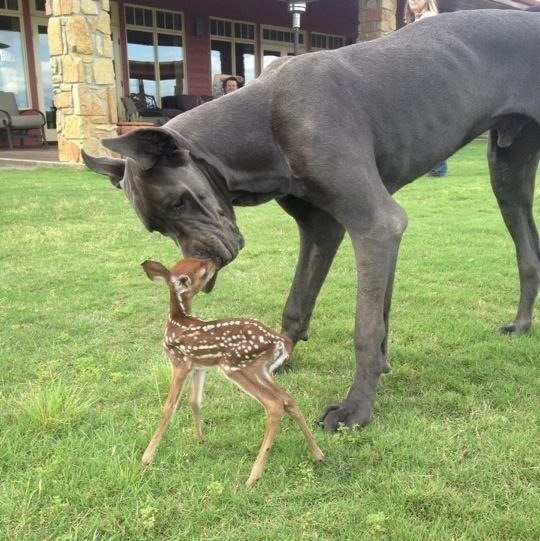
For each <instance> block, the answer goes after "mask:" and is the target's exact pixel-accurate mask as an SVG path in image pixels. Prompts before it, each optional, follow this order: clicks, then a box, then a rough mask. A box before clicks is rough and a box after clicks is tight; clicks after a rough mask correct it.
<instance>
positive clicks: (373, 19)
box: [357, 0, 397, 41]
mask: <svg viewBox="0 0 540 541" xmlns="http://www.w3.org/2000/svg"><path fill="white" fill-rule="evenodd" d="M396 9H397V0H358V39H357V41H369V40H371V39H375V38H380V37H382V36H384V35H385V34H388V33H389V32H392V31H394V30H395V29H396Z"/></svg>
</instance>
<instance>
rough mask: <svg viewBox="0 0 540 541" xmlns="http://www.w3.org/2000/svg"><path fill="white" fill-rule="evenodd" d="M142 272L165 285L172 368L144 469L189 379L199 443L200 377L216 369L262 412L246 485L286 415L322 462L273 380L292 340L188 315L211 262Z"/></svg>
mask: <svg viewBox="0 0 540 541" xmlns="http://www.w3.org/2000/svg"><path fill="white" fill-rule="evenodd" d="M142 267H143V268H144V271H145V272H146V274H147V275H148V277H149V278H150V279H151V280H153V281H165V282H166V283H167V285H168V287H169V291H170V306H169V315H168V318H167V324H166V328H165V337H164V340H163V347H164V349H165V353H166V354H167V356H168V357H169V359H170V361H171V364H172V381H171V386H170V389H169V394H168V397H167V401H166V403H165V406H164V408H163V413H162V418H161V421H160V423H159V425H158V427H157V429H156V431H155V433H154V435H153V436H152V439H151V440H150V443H149V444H148V447H147V448H146V451H145V452H144V455H143V457H142V463H143V465H145V466H146V465H148V464H150V463H151V462H152V459H153V458H154V455H155V452H156V449H157V446H158V445H159V441H160V439H161V437H162V436H163V433H164V432H165V429H166V428H167V425H168V424H169V421H170V419H171V416H172V414H173V413H174V411H175V410H176V406H177V404H178V401H179V398H180V394H181V392H182V388H183V385H184V381H185V379H186V377H187V376H188V374H191V375H192V384H191V392H190V395H189V404H190V406H191V409H192V410H193V417H194V421H195V437H196V439H197V440H201V439H202V433H201V417H200V408H201V402H202V394H203V385H204V379H205V371H206V370H208V369H209V368H214V367H215V368H217V369H218V370H220V371H221V373H222V374H224V375H225V377H227V378H228V379H230V380H232V381H233V382H234V383H235V384H236V385H238V387H240V388H241V389H242V390H243V391H244V392H245V393H246V394H248V395H249V396H251V397H252V398H254V399H255V400H257V401H259V402H260V403H261V404H262V405H263V407H264V408H265V410H266V415H267V421H266V428H265V433H264V438H263V441H262V445H261V447H260V450H259V453H258V455H257V459H256V460H255V463H254V464H253V468H252V470H251V474H250V476H249V478H248V479H247V482H246V484H247V485H250V484H252V483H253V482H255V481H256V480H257V479H259V478H260V477H261V475H262V472H263V470H264V467H265V463H266V459H267V457H268V453H269V451H270V449H271V447H272V444H273V442H274V440H275V437H276V434H277V431H278V429H279V425H280V422H281V418H282V417H283V415H284V414H285V413H288V414H289V415H290V416H291V417H292V418H293V419H294V420H295V421H296V422H297V423H298V425H299V427H300V429H301V430H302V433H303V434H304V437H305V438H306V441H307V443H308V446H309V449H310V451H311V454H312V455H313V458H314V459H315V460H316V461H317V462H319V461H322V460H323V459H324V455H323V453H322V451H321V450H320V449H319V447H318V445H317V442H316V441H315V439H314V437H313V435H312V434H311V432H310V430H309V428H308V426H307V423H306V421H305V419H304V416H303V415H302V412H301V411H300V409H299V407H298V406H297V405H296V402H295V401H294V399H293V398H292V397H291V396H290V395H289V394H287V393H286V392H285V391H284V390H283V389H282V388H281V387H279V386H278V385H277V384H276V383H275V381H274V380H273V379H272V376H271V372H272V371H273V370H275V369H276V368H278V367H279V366H281V365H282V364H283V363H284V362H285V361H286V360H287V359H288V357H289V355H290V353H291V350H292V342H291V340H290V339H289V338H288V337H287V336H285V335H282V334H279V333H277V332H274V331H273V330H272V329H270V328H268V327H266V326H265V325H263V324H262V323H259V322H258V321H256V320H254V319H218V320H213V321H202V320H201V319H198V318H196V317H194V316H191V315H190V312H191V300H192V298H193V297H194V296H195V295H196V294H197V293H198V292H199V291H201V289H203V288H204V287H205V285H206V284H207V283H208V282H209V281H210V280H211V279H212V277H213V276H214V274H215V271H216V268H215V265H214V263H213V262H212V261H210V260H198V259H183V260H181V261H179V262H177V263H176V264H175V265H174V266H172V267H171V269H170V270H169V269H167V268H166V267H164V266H163V265H162V264H161V263H158V262H156V261H150V260H147V261H145V262H144V263H142Z"/></svg>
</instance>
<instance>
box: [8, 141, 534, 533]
mask: <svg viewBox="0 0 540 541" xmlns="http://www.w3.org/2000/svg"><path fill="white" fill-rule="evenodd" d="M485 144H486V143H485V141H483V140H477V141H475V142H474V143H472V144H471V145H469V146H468V147H467V148H465V149H463V150H462V151H460V152H459V153H458V154H456V155H455V156H454V157H453V158H451V159H450V161H449V167H450V175H449V176H448V177H447V178H444V179H432V178H427V177H426V178H422V179H419V180H418V181H417V182H415V183H414V184H413V185H411V186H408V187H407V188H405V189H404V190H402V191H401V192H400V193H399V194H398V195H397V199H398V201H399V202H400V203H401V204H402V205H403V206H404V208H405V209H406V210H407V212H408V215H409V227H408V229H407V231H406V234H405V237H404V240H403V243H402V248H401V255H400V260H399V264H398V273H397V279H396V286H395V293H394V302H393V313H392V333H391V340H390V356H391V364H392V367H393V370H392V372H391V373H390V374H388V375H386V376H384V377H383V378H382V380H381V384H380V387H379V393H378V398H377V402H376V407H375V416H374V419H373V421H372V423H371V424H370V425H369V426H368V427H366V428H364V429H362V430H361V431H356V432H349V431H343V432H341V433H338V434H327V433H324V432H322V431H321V430H320V429H318V428H315V427H314V433H315V436H316V438H317V440H318V442H319V445H320V447H321V448H322V449H323V451H324V452H325V454H326V457H327V460H326V463H325V464H324V465H322V466H315V465H314V464H313V463H312V462H311V460H310V456H309V453H308V451H307V448H306V445H305V442H304V440H303V438H302V435H301V433H300V431H299V430H298V428H297V427H296V426H295V425H294V424H293V422H292V421H291V420H290V419H284V422H283V426H282V430H281V432H280V434H279V436H278V438H277V441H276V445H275V446H274V448H273V450H272V453H271V455H270V458H269V460H268V465H267V468H266V471H265V475H264V476H263V478H262V480H261V481H260V482H258V483H257V484H256V485H254V486H253V487H252V488H250V489H246V488H245V487H244V482H245V480H246V477H247V475H248V474H249V471H250V468H251V464H252V461H253V460H254V458H255V456H256V453H257V450H258V447H259V445H260V440H261V437H262V432H263V428H264V413H263V411H262V408H261V407H260V406H259V405H258V404H257V403H256V402H255V401H253V400H251V399H250V398H249V397H247V396H245V395H244V394H242V393H240V392H239V391H238V389H237V388H236V387H234V386H233V385H231V384H230V383H228V382H227V381H226V380H224V379H223V378H221V377H220V376H218V375H217V374H215V373H211V374H210V375H209V377H208V382H207V385H206V388H205V391H206V392H205V396H206V399H205V403H204V406H203V420H204V429H203V430H204V434H205V442H204V443H203V444H197V443H196V442H195V440H194V438H193V427H192V420H191V416H190V411H189V407H188V406H187V405H186V404H185V402H183V401H182V402H181V405H180V407H179V411H178V413H177V416H176V417H175V418H173V422H172V423H171V426H170V427H169V430H168V432H167V433H166V434H165V436H164V438H163V440H162V442H161V445H160V447H159V449H158V452H157V455H156V459H155V462H154V463H153V464H152V465H151V466H150V467H148V468H147V469H143V468H142V467H141V465H140V459H141V455H142V452H143V450H144V448H145V446H146V444H147V443H148V440H149V438H150V436H151V434H152V432H153V430H154V428H155V426H156V424H157V422H158V420H159V417H160V410H161V406H162V404H163V401H164V399H165V396H166V393H167V388H168V384H169V367H168V361H167V360H166V357H165V355H164V354H163V353H162V350H161V345H160V342H161V339H162V335H163V324H164V318H165V315H166V310H167V302H168V295H167V292H166V290H165V288H164V286H163V285H159V284H154V283H151V282H150V281H149V280H148V279H147V278H146V277H145V276H144V274H143V272H142V270H141V268H140V265H139V263H140V262H141V261H143V260H144V259H147V258H153V259H158V260H161V261H163V262H165V263H171V262H172V261H173V260H174V259H175V258H177V256H178V254H177V252H176V251H175V247H174V245H173V243H172V242H171V241H169V240H167V239H165V238H163V237H161V236H159V235H158V234H149V233H148V232H146V231H145V230H144V229H143V227H142V225H141V224H140V222H139V221H138V219H137V217H136V215H135V213H134V212H133V210H132V209H131V207H130V206H129V204H128V202H127V201H126V200H125V198H124V197H123V195H122V194H121V193H120V192H119V191H118V190H115V189H113V188H112V187H111V185H110V183H109V182H108V180H107V179H106V178H105V177H102V176H99V175H95V174H92V173H90V172H88V171H85V170H78V169H61V170H59V169H36V170H31V171H28V170H15V169H0V234H1V237H0V238H1V240H0V243H1V245H0V246H1V250H0V258H1V265H0V321H1V325H0V539H1V540H4V539H5V540H10V541H11V540H17V541H27V540H28V541H30V540H39V541H46V540H55V541H56V540H68V539H69V540H107V541H109V540H129V541H138V540H143V539H144V540H148V539H156V540H187V539H190V540H203V539H204V540H208V541H211V540H216V541H217V540H220V541H226V540H231V541H232V540H234V541H243V540H246V541H247V540H249V541H258V540H261V541H262V540H268V539H274V540H287V541H288V540H300V539H305V540H316V539H320V540H329V539H331V540H344V541H345V540H347V541H348V540H353V539H354V540H364V539H366V540H369V539H389V540H397V541H406V540H422V541H423V540H437V541H440V540H482V541H483V540H501V541H507V540H514V539H515V540H529V539H530V540H537V539H539V538H540V521H539V513H538V509H539V508H540V498H539V486H540V479H539V469H538V449H539V432H538V411H539V407H538V376H539V371H538V357H539V353H540V330H539V328H538V326H537V327H534V329H533V332H532V333H531V334H530V335H528V336H523V337H520V338H517V339H516V338H509V337H505V336H501V335H499V334H498V333H496V332H495V329H496V328H497V326H499V325H500V324H502V323H507V322H509V321H511V320H512V318H513V316H514V314H515V309H516V306H517V297H518V281H517V270H516V265H515V256H514V251H513V244H512V242H511V240H510V237H509V235H508V234H507V232H506V230H505V228H504V225H503V224H502V220H501V218H500V215H499V213H498V210H497V206H496V203H495V199H494V197H493V196H492V194H491V190H490V187H489V181H488V179H487V165H486V162H485V159H484V154H485ZM536 208H537V210H538V204H537V206H536ZM539 214H540V213H538V212H537V216H538V215H539ZM238 221H239V224H240V228H241V230H242V231H243V233H244V235H245V237H246V248H245V249H244V250H243V252H242V253H241V255H240V256H239V258H238V259H237V260H236V261H234V262H233V263H232V264H231V265H230V266H229V267H227V268H226V269H224V270H223V271H222V272H221V273H220V276H219V279H218V282H217V285H216V287H215V289H214V292H213V293H212V294H211V295H202V296H200V298H198V299H197V300H196V303H195V312H196V313H197V314H198V315H200V316H202V317H207V318H216V317H229V316H246V317H247V316H253V317H257V318H258V319H261V320H263V321H265V322H266V323H268V324H270V325H272V326H274V327H279V322H280V318H281V309H282V306H283V303H284V300H285V298H286V295H287V292H288V286H289V284H290V281H291V278H292V275H293V272H294V265H295V260H296V251H297V234H296V230H295V226H294V224H293V223H292V221H291V220H290V219H289V218H288V217H287V216H286V215H284V214H283V213H282V212H281V210H280V209H279V207H278V206H277V205H275V204H274V203H270V204H267V205H265V206H263V207H258V208H248V209H239V210H238ZM355 287H356V285H355V272H354V263H353V256H352V250H351V247H350V243H349V242H348V240H346V241H345V242H344V243H343V246H342V247H341V249H340V252H339V254H338V257H337V258H336V261H335V263H334V266H333V267H332V270H331V272H330V275H329V277H328V280H327V282H326V284H325V286H324V288H323V291H322V293H321V295H320V298H319V300H318V303H317V307H316V310H315V313H314V316H313V321H312V325H311V335H310V340H309V341H308V342H305V343H302V344H300V345H299V347H298V348H297V350H296V352H295V355H294V366H293V367H292V368H291V369H289V370H287V371H286V372H284V373H280V374H278V375H277V380H278V382H279V383H280V384H281V385H282V386H283V387H284V388H286V389H287V390H288V391H290V393H291V394H292V395H293V396H294V397H295V398H296V399H297V401H298V403H299V405H300V407H301V408H302V409H303V411H304V413H305V415H306V417H307V419H308V421H309V422H310V423H313V421H314V420H315V419H316V418H317V417H318V416H319V414H320V413H321V411H322V410H323V409H324V407H325V406H327V405H328V404H330V403H332V402H334V401H336V400H337V399H339V398H341V397H342V396H343V395H344V393H345V392H346V390H347V387H348V384H349V383H350V381H351V378H352V375H353V371H354V355H353V349H352V327H353V321H354V313H353V307H354V296H355Z"/></svg>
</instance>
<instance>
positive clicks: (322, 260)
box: [277, 196, 345, 343]
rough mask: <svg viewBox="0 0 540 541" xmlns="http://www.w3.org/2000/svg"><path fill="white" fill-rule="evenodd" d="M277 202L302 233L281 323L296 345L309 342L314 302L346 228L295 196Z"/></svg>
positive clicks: (285, 332)
mask: <svg viewBox="0 0 540 541" xmlns="http://www.w3.org/2000/svg"><path fill="white" fill-rule="evenodd" d="M277 201H278V203H279V205H280V206H281V207H282V208H283V209H284V210H285V211H286V212H287V213H288V214H290V215H291V216H292V217H293V218H294V219H295V220H296V223H297V225H298V229H299V232H300V253H299V256H298V263H297V266H296V273H295V276H294V281H293V283H292V286H291V290H290V292H289V297H288V299H287V302H286V304H285V308H284V310H283V319H282V332H283V333H284V334H286V335H287V336H289V337H290V338H291V339H292V341H293V342H294V343H296V342H298V341H299V340H307V338H308V329H309V322H310V320H311V314H312V313H313V307H314V306H315V301H316V300H317V296H318V294H319V291H320V289H321V286H322V284H323V282H324V280H325V278H326V275H327V274H328V270H329V269H330V266H331V265H332V261H333V260H334V256H335V255H336V252H337V249H338V248H339V245H340V244H341V241H342V240H343V236H344V234H345V228H344V227H343V226H342V225H341V224H340V223H339V222H337V221H336V220H334V218H332V217H331V216H330V215H329V214H327V213H326V212H324V211H322V210H320V209H318V208H317V207H315V206H313V205H312V204H310V203H308V202H306V201H302V200H300V199H297V198H295V197H292V196H289V197H283V198H280V199H278V200H277Z"/></svg>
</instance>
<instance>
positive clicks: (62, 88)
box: [46, 0, 118, 162]
mask: <svg viewBox="0 0 540 541" xmlns="http://www.w3.org/2000/svg"><path fill="white" fill-rule="evenodd" d="M109 9H110V8H109V0H47V2H46V11H47V15H49V26H48V35H49V49H50V55H51V71H52V84H53V93H54V105H55V107H56V108H57V110H56V126H57V128H56V129H57V131H58V154H59V158H60V161H72V162H80V161H81V148H83V147H84V149H85V150H87V151H88V152H89V153H91V154H100V155H110V151H108V150H106V149H105V148H104V147H103V146H102V145H101V143H100V140H101V138H102V137H113V136H115V135H116V122H117V120H118V113H117V108H116V90H115V83H114V70H113V60H112V53H113V49H112V42H111V21H110V16H109Z"/></svg>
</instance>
